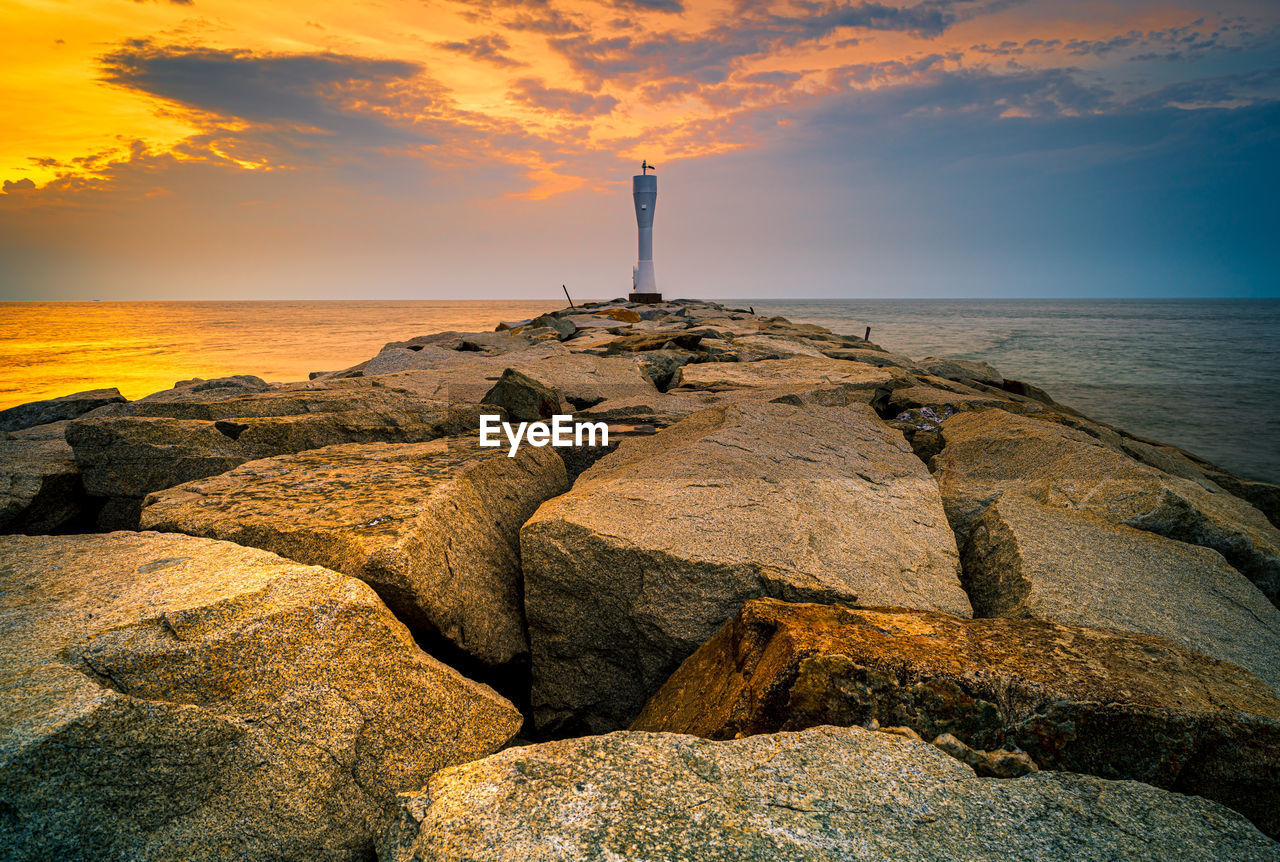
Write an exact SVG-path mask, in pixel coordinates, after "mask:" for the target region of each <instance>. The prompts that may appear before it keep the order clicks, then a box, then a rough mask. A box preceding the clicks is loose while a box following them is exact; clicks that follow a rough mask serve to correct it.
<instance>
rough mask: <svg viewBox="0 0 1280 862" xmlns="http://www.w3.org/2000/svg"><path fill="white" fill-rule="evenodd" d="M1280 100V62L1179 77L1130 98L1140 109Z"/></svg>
mask: <svg viewBox="0 0 1280 862" xmlns="http://www.w3.org/2000/svg"><path fill="white" fill-rule="evenodd" d="M1267 102H1280V66H1276V67H1273V68H1270V69H1258V70H1256V71H1253V72H1242V73H1239V74H1235V75H1220V76H1217V77H1212V78H1200V79H1198V80H1195V81H1180V82H1178V83H1176V84H1169V85H1168V86H1165V87H1161V88H1160V89H1159V90H1156V91H1154V92H1152V93H1147V94H1145V95H1143V96H1140V97H1138V98H1136V99H1133V100H1131V101H1130V102H1129V104H1128V107H1129V108H1131V109H1137V110H1155V109H1159V108H1167V107H1192V106H1210V105H1212V106H1224V107H1233V106H1238V105H1252V104H1262V103H1267Z"/></svg>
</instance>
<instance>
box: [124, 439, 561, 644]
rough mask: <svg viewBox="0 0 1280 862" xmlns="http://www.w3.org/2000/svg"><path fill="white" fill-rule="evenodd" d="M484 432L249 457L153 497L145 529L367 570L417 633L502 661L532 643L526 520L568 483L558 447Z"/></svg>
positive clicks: (359, 574) (355, 573) (357, 572)
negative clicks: (510, 443) (523, 570)
mask: <svg viewBox="0 0 1280 862" xmlns="http://www.w3.org/2000/svg"><path fill="white" fill-rule="evenodd" d="M477 441H478V438H477V437H475V436H474V435H466V436H463V437H453V438H447V439H441V440H434V441H431V442H429V443H417V444H401V445H395V444H385V443H367V444H344V445H340V446H328V447H325V448H323V449H314V450H310V451H307V452H302V453H299V454H296V455H282V456H279V457H275V458H266V459H263V460H260V461H250V462H249V463H247V464H243V465H241V466H239V467H236V468H235V469H234V470H231V471H230V472H227V473H224V474H222V475H220V476H214V477H211V478H208V479H201V480H198V481H195V482H188V483H185V484H182V485H178V486H177V487H174V488H170V489H168V490H165V491H159V492H156V493H154V494H152V495H150V496H149V497H148V498H147V499H146V501H145V505H144V507H143V509H142V528H143V529H147V530H160V531H162V532H179V533H187V534H188V535H192V536H204V537H207V538H211V539H225V540H228V541H232V542H236V543H237V544H241V545H247V546H250V547H254V548H262V549H263V550H267V551H273V552H275V553H277V554H280V555H281V556H283V557H288V558H290V559H293V560H297V561H298V562H301V563H309V564H312V565H319V566H325V567H326V568H329V569H333V570H335V571H339V572H342V573H344V574H347V575H351V576H352V577H356V578H359V579H360V580H362V581H364V582H365V583H367V584H369V585H370V586H371V587H373V588H374V589H375V590H376V591H377V593H378V595H379V596H381V597H382V599H383V600H384V601H385V602H386V603H387V605H388V606H389V607H390V608H391V609H392V610H393V611H394V612H395V614H396V616H398V617H399V618H400V619H401V620H403V621H405V622H407V623H408V624H409V625H410V626H412V627H414V628H415V630H417V631H425V632H430V633H438V634H440V635H443V636H444V637H445V638H447V639H448V640H449V641H451V642H452V643H453V644H454V645H456V646H457V647H459V648H460V649H462V650H465V651H466V652H467V653H469V654H470V655H472V656H474V657H475V658H478V659H480V660H481V661H483V662H486V663H488V664H502V663H505V662H509V661H511V660H513V659H515V658H517V657H519V656H523V655H526V654H527V653H528V644H527V641H526V638H525V634H524V613H523V607H522V600H521V591H522V585H521V577H520V527H521V525H522V524H524V522H525V521H527V520H528V519H529V517H530V516H531V515H532V514H533V513H534V511H535V510H536V509H537V508H538V506H539V504H541V503H542V502H543V501H544V500H546V499H548V498H550V497H553V496H555V495H557V494H561V493H563V492H564V491H566V490H568V487H569V484H568V480H567V478H566V476H565V468H564V464H563V462H562V461H561V459H560V456H559V455H557V454H556V452H555V450H553V449H551V448H550V447H544V448H535V447H532V446H524V447H521V449H520V450H519V452H518V453H517V454H516V456H515V457H513V458H509V457H507V452H506V449H505V448H503V449H488V448H485V449H482V448H480V447H479V446H478V445H477Z"/></svg>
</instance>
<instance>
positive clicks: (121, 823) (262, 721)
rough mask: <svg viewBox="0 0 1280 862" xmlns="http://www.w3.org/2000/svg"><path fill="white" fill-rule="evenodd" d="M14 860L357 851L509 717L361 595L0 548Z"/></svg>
mask: <svg viewBox="0 0 1280 862" xmlns="http://www.w3.org/2000/svg"><path fill="white" fill-rule="evenodd" d="M0 691H2V692H3V694H0V786H3V787H4V789H5V793H4V796H5V813H4V817H3V818H0V846H4V847H5V848H6V850H7V852H6V856H7V858H12V859H31V860H36V859H40V860H43V859H68V860H71V859H156V860H159V859H179V858H180V859H192V860H219V859H245V860H308V859H325V860H329V859H332V860H357V859H368V858H370V856H371V853H372V844H373V839H374V836H376V835H377V834H378V833H379V832H380V831H381V830H382V828H383V827H384V826H385V824H386V823H387V822H388V819H389V817H390V816H391V815H392V813H393V811H394V808H393V806H394V800H395V793H396V792H398V791H401V790H403V789H405V788H406V787H415V786H420V785H421V784H422V783H423V782H425V781H426V780H427V778H428V777H429V776H430V775H431V774H432V773H433V772H435V771H436V770H438V769H441V768H443V767H446V766H452V765H455V764H459V763H463V762H465V761H468V760H471V759H474V758H476V757H480V756H483V755H485V754H488V753H490V752H492V751H494V750H495V749H497V748H498V747H500V746H501V745H502V744H503V743H504V742H506V741H507V740H508V739H509V738H510V737H511V736H512V735H513V734H514V733H515V732H516V730H517V729H518V728H519V726H520V715H519V713H518V712H517V711H516V710H515V708H514V707H512V706H511V704H510V703H508V702H507V701H505V700H504V699H502V698H501V697H499V696H498V695H497V694H496V693H495V692H494V691H493V690H492V689H489V688H488V687H487V686H483V685H480V684H479V683H475V682H472V681H471V680H468V679H466V678H464V677H462V676H460V675H459V674H458V673H457V672H455V671H453V670H452V669H450V668H448V667H446V666H445V665H442V664H440V663H439V662H437V661H436V660H434V659H432V658H431V657H430V656H428V655H426V654H425V653H423V652H422V651H421V650H419V649H418V647H417V646H416V645H415V644H414V642H413V639H412V638H411V637H410V635H409V632H408V630H407V629H406V628H405V627H404V626H403V625H401V624H400V623H399V622H398V621H397V620H396V619H395V617H393V616H392V615H391V613H390V611H388V610H387V609H386V607H385V606H384V605H383V604H382V602H381V601H380V600H379V599H378V597H377V596H376V595H375V594H374V592H373V591H372V590H371V589H369V587H367V586H366V585H364V584H362V583H360V582H359V581H357V580H355V579H353V578H348V577H346V576H345V575H339V574H337V573H336V572H329V571H327V570H324V569H320V568H317V567H311V566H301V565H298V564H297V563H293V562H290V561H288V560H283V559H281V558H279V557H277V556H275V555H274V554H268V553H266V552H264V551H258V550H254V549H250V548H242V547H240V546H238V545H233V544H229V543H226V542H216V541H211V540H208V539H196V538H191V537H189V536H162V535H158V534H155V533H114V534H108V535H94V536H62V537H26V536H9V537H4V538H0Z"/></svg>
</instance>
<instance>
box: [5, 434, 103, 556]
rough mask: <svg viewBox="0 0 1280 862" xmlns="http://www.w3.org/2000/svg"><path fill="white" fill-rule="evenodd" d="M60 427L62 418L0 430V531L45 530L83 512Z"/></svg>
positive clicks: (76, 476)
mask: <svg viewBox="0 0 1280 862" xmlns="http://www.w3.org/2000/svg"><path fill="white" fill-rule="evenodd" d="M66 428H67V423H66V422H65V421H62V422H51V423H49V424H48V425H36V426H33V427H31V428H24V429H23V430H21V431H13V432H7V433H5V432H0V533H31V534H38V533H51V532H53V531H54V530H56V529H58V528H59V527H61V526H63V525H64V524H67V523H69V522H71V521H73V520H74V519H75V518H77V517H78V516H80V514H81V513H82V512H83V511H84V508H85V505H86V502H87V501H86V500H85V494H84V487H83V486H82V485H81V484H80V469H79V468H78V467H77V466H76V461H75V458H74V457H73V455H72V453H71V447H70V446H68V445H67V441H66V439H65V433H66Z"/></svg>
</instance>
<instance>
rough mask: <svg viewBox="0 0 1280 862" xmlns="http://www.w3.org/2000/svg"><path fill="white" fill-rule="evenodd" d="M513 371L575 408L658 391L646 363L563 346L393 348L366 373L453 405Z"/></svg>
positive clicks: (480, 393) (473, 398) (474, 398)
mask: <svg viewBox="0 0 1280 862" xmlns="http://www.w3.org/2000/svg"><path fill="white" fill-rule="evenodd" d="M508 368H511V369H514V370H516V371H518V372H520V373H521V374H524V375H525V376H527V377H531V378H533V379H534V380H536V381H538V382H539V383H541V384H543V385H545V386H549V387H551V388H552V389H556V390H559V391H560V393H561V394H562V395H563V396H564V397H565V398H566V399H567V400H568V401H569V402H570V403H572V404H574V405H575V406H586V405H590V404H596V403H599V402H600V401H603V400H605V399H607V398H625V397H629V396H635V395H644V394H647V393H650V392H653V391H654V385H653V381H652V380H650V379H649V377H648V376H647V375H645V373H644V370H643V364H642V361H641V360H640V359H638V358H636V357H634V356H626V357H623V356H592V355H590V354H585V353H578V352H573V351H571V350H570V349H569V348H567V347H565V346H563V345H561V344H559V343H558V342H550V343H543V344H537V345H534V346H533V347H529V348H526V349H524V350H518V351H513V352H511V353H505V354H503V355H501V356H489V355H485V354H483V353H472V352H466V351H456V350H446V349H442V348H439V347H433V346H430V345H428V346H425V347H422V348H421V349H418V350H411V349H406V348H388V349H386V350H384V351H383V352H382V353H380V354H378V355H377V356H376V357H374V358H373V359H371V360H369V362H368V363H367V364H366V365H365V367H364V374H365V376H366V377H369V378H372V379H373V381H375V382H382V383H384V384H386V385H392V386H402V387H405V388H412V389H413V390H414V391H415V392H417V393H418V394H419V395H422V396H425V397H429V398H437V399H443V400H446V401H453V402H476V401H479V400H480V399H482V398H483V397H484V395H485V393H487V392H488V391H489V390H490V389H491V388H492V387H493V385H494V384H495V383H496V382H497V381H498V380H499V379H500V378H501V377H502V374H503V372H504V371H506V370H507V369H508Z"/></svg>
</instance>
